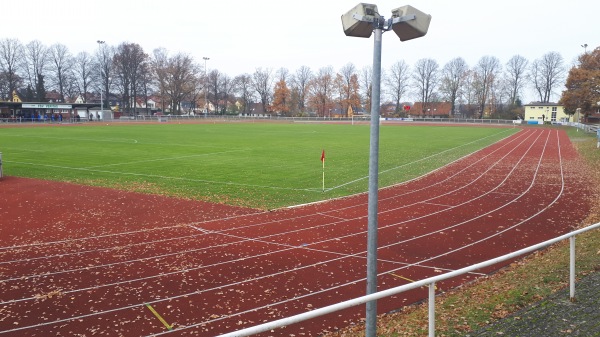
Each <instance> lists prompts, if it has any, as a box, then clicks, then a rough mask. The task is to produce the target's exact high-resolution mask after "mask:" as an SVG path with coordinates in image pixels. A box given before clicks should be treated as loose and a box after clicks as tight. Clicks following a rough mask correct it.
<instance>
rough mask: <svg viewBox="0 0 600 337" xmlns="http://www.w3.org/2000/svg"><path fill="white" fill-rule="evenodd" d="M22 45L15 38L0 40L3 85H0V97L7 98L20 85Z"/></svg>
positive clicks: (0, 65) (0, 69)
mask: <svg viewBox="0 0 600 337" xmlns="http://www.w3.org/2000/svg"><path fill="white" fill-rule="evenodd" d="M23 53H24V50H23V45H22V44H21V42H20V41H19V40H17V39H3V40H0V72H1V74H2V82H3V85H2V86H0V99H2V98H8V97H10V95H11V94H12V92H13V91H15V90H17V89H18V88H19V87H20V86H21V85H22V78H21V76H19V70H20V65H21V64H23V58H24V54H23Z"/></svg>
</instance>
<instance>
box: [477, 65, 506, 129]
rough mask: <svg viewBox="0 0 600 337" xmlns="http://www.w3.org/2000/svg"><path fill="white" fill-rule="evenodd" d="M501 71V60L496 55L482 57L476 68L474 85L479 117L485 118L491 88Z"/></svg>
mask: <svg viewBox="0 0 600 337" xmlns="http://www.w3.org/2000/svg"><path fill="white" fill-rule="evenodd" d="M499 72H500V61H499V60H498V58H496V57H495V56H484V57H482V58H481V59H479V62H478V63H477V66H476V67H475V69H474V75H475V80H474V85H475V90H476V95H477V105H478V110H479V111H478V113H479V118H483V115H484V112H485V107H486V104H487V103H488V99H489V98H490V92H491V89H492V87H493V86H494V85H495V83H496V81H497V80H498V73H499Z"/></svg>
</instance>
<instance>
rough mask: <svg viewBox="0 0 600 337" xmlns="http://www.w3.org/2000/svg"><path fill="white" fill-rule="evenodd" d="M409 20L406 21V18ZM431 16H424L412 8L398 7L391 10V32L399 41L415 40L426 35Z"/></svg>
mask: <svg viewBox="0 0 600 337" xmlns="http://www.w3.org/2000/svg"><path fill="white" fill-rule="evenodd" d="M407 17H408V18H409V19H406V18H407ZM430 22H431V15H429V14H425V13H423V12H421V11H420V10H418V9H416V8H414V7H412V6H408V5H407V6H403V7H398V8H396V9H394V10H392V30H394V33H396V35H398V37H399V38H400V41H408V40H412V39H416V38H419V37H422V36H425V34H427V30H428V29H429V23H430Z"/></svg>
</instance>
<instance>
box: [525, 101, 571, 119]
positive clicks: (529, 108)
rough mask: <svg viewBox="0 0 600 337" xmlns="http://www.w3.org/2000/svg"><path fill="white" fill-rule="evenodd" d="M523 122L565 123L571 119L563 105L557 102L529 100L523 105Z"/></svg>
mask: <svg viewBox="0 0 600 337" xmlns="http://www.w3.org/2000/svg"><path fill="white" fill-rule="evenodd" d="M524 108H525V122H532V121H537V122H538V123H540V124H543V123H544V122H552V123H566V122H569V121H571V116H570V115H567V114H566V113H565V109H564V106H562V105H560V104H558V103H551V102H550V103H542V102H531V103H529V104H525V105H524Z"/></svg>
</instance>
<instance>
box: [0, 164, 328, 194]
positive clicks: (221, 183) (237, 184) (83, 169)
mask: <svg viewBox="0 0 600 337" xmlns="http://www.w3.org/2000/svg"><path fill="white" fill-rule="evenodd" d="M4 162H5V163H11V164H21V165H31V166H43V167H52V168H58V169H65V170H76V171H87V172H98V173H109V174H116V175H124V176H136V177H148V178H160V179H167V180H180V181H191V182H196V183H208V184H219V185H229V186H244V187H255V188H264V189H273V190H285V191H305V192H319V193H322V192H321V190H318V191H316V190H314V189H311V188H292V187H280V186H266V185H255V184H242V183H234V182H231V181H214V180H206V179H192V178H184V177H169V176H161V175H158V174H143V173H132V172H119V171H106V170H93V169H88V168H84V167H69V166H60V165H50V164H40V163H28V162H22V161H4Z"/></svg>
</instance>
